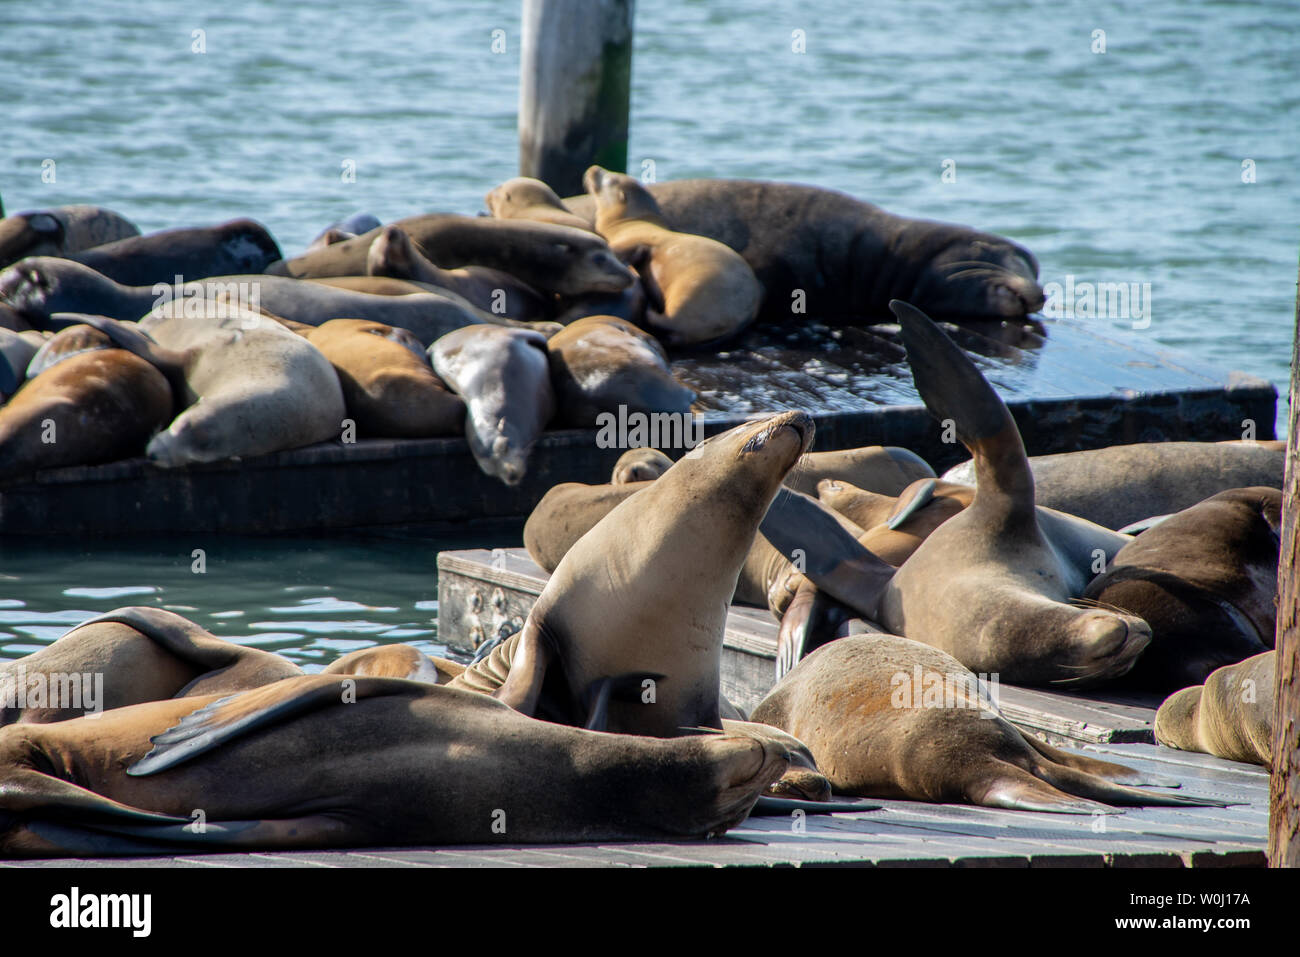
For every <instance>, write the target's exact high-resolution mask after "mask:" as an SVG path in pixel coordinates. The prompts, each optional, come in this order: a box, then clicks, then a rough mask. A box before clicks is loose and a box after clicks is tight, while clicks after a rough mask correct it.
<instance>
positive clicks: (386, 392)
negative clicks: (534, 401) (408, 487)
mask: <svg viewBox="0 0 1300 957" xmlns="http://www.w3.org/2000/svg"><path fill="white" fill-rule="evenodd" d="M295 331H296V332H298V334H299V335H301V336H302V337H303V338H305V339H306V340H307V341H308V342H310V343H311V344H312V345H313V346H315V347H316V348H317V349H319V350H320V351H321V353H322V354H323V355H324V356H325V358H326V359H328V360H329V362H330V365H332V366H333V367H334V371H335V372H336V373H338V377H339V385H341V386H342V387H343V399H344V402H345V403H346V404H347V410H348V414H349V415H350V416H351V417H352V418H353V419H354V420H356V424H357V431H358V433H359V434H360V435H362V436H365V437H372V436H376V437H393V438H423V437H426V436H434V435H458V434H460V433H461V432H462V431H463V430H464V428H465V403H464V402H462V401H461V400H460V399H459V398H458V397H457V396H455V395H453V394H452V393H451V391H450V390H449V389H448V388H447V387H446V386H445V385H444V384H443V381H442V380H441V379H439V378H438V376H437V375H436V374H435V373H434V371H433V369H432V368H430V366H429V361H428V357H427V356H426V355H425V353H424V350H423V349H422V348H421V346H420V340H418V339H417V338H415V335H414V334H413V333H410V332H408V331H407V330H405V329H396V328H394V327H393V326H385V325H383V324H382V323H378V322H368V321H366V320H364V319H331V320H330V321H329V322H326V323H323V324H322V325H320V326H306V325H297V328H296V329H295Z"/></svg>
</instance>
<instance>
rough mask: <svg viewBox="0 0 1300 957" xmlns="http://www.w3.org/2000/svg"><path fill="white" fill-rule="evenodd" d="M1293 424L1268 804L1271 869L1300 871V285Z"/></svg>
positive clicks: (1285, 498)
mask: <svg viewBox="0 0 1300 957" xmlns="http://www.w3.org/2000/svg"><path fill="white" fill-rule="evenodd" d="M1288 420H1289V425H1290V428H1289V429H1288V432H1287V434H1288V435H1289V439H1288V442H1287V453H1286V478H1285V479H1283V482H1282V486H1283V488H1282V554H1281V558H1280V560H1279V562H1278V582H1277V584H1278V596H1277V711H1276V714H1275V716H1274V720H1273V775H1272V780H1271V783H1270V785H1269V787H1270V791H1269V802H1268V804H1269V815H1268V817H1269V829H1268V830H1269V833H1268V862H1269V866H1271V867H1300V286H1298V292H1297V296H1296V332H1295V341H1294V343H1293V345H1292V349H1291V409H1290V414H1289V416H1288Z"/></svg>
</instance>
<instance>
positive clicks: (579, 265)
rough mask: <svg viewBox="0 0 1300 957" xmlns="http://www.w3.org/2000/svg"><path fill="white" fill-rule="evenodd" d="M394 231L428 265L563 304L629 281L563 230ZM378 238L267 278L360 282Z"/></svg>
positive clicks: (369, 236) (441, 225) (452, 225)
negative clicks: (514, 283)
mask: <svg viewBox="0 0 1300 957" xmlns="http://www.w3.org/2000/svg"><path fill="white" fill-rule="evenodd" d="M392 225H394V226H396V227H398V228H399V229H401V230H402V231H403V232H404V233H406V234H407V235H408V236H409V237H410V238H411V241H412V242H413V243H415V246H416V248H417V249H418V250H419V251H420V253H421V254H422V255H423V256H424V257H425V258H426V259H428V260H429V261H430V262H435V263H438V264H439V265H440V266H442V267H443V268H444V269H457V268H459V267H461V266H487V267H489V268H491V269H498V270H500V271H501V272H506V273H509V274H510V275H512V276H514V277H516V278H517V279H519V280H520V281H521V282H524V283H527V284H528V285H529V286H531V287H532V288H534V289H536V290H538V291H539V292H545V293H555V294H557V295H562V296H580V295H584V294H587V293H596V292H619V291H620V290H623V289H626V288H627V287H628V286H629V285H631V283H632V280H633V278H634V274H633V273H632V271H631V270H630V269H628V268H627V266H625V265H623V263H621V262H619V260H618V257H617V256H615V255H614V254H613V253H612V252H611V251H610V248H609V244H608V243H606V242H605V240H603V239H601V238H600V237H599V236H596V235H594V234H593V233H590V232H587V231H585V230H581V229H573V228H571V227H568V226H555V225H552V224H550V223H535V222H528V221H525V220H508V219H489V218H485V217H481V216H457V215H455V214H452V213H429V214H426V215H423V216H411V217H408V218H407V219H399V220H397V221H396V222H394V223H393V224H392ZM379 235H380V230H379V229H372V230H371V231H370V232H368V233H362V234H361V235H360V236H357V237H356V238H355V239H348V240H345V241H344V242H341V243H335V244H334V245H332V246H326V247H325V248H323V249H316V250H313V251H312V252H309V253H306V254H305V255H302V256H299V257H297V258H296V259H288V260H282V261H280V262H278V263H272V264H271V265H270V266H268V267H267V271H268V272H269V273H271V274H273V275H277V276H295V277H297V278H299V279H314V278H318V277H321V276H362V275H365V272H366V257H367V256H368V255H369V253H370V244H371V243H373V242H374V241H375V240H376V239H377V238H379Z"/></svg>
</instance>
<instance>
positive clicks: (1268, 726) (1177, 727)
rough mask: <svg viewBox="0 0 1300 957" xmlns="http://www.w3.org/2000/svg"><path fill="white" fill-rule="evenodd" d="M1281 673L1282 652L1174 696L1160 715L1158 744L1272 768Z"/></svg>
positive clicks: (1268, 653)
mask: <svg viewBox="0 0 1300 957" xmlns="http://www.w3.org/2000/svg"><path fill="white" fill-rule="evenodd" d="M1276 669H1277V652H1276V651H1265V652H1262V653H1261V654H1258V655H1255V656H1253V657H1251V658H1247V659H1246V660H1245V661H1240V662H1238V663H1236V664H1233V665H1225V666H1224V667H1222V668H1218V669H1216V670H1215V671H1213V672H1211V673H1210V675H1209V677H1208V678H1206V679H1205V684H1204V685H1197V686H1196V687H1194V688H1183V689H1182V690H1181V691H1178V692H1175V693H1174V694H1172V695H1170V696H1169V697H1168V698H1166V699H1165V701H1164V703H1163V704H1161V705H1160V709H1159V710H1158V711H1156V724H1155V736H1156V743H1157V744H1163V745H1164V746H1165V747H1167V748H1177V749H1178V750H1180V751H1201V752H1204V753H1205V754H1213V755H1215V756H1216V757H1220V758H1226V759H1227V760H1229V761H1245V762H1247V763H1248V764H1260V765H1263V766H1264V767H1266V768H1267V767H1271V766H1272V764H1273V716H1274V714H1275V712H1276V707H1277V673H1276Z"/></svg>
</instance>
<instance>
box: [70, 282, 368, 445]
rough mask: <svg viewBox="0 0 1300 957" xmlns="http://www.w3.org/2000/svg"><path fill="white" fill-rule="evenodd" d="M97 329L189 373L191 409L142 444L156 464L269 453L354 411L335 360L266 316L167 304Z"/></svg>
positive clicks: (330, 432)
mask: <svg viewBox="0 0 1300 957" xmlns="http://www.w3.org/2000/svg"><path fill="white" fill-rule="evenodd" d="M100 328H102V329H103V331H105V332H108V333H109V335H112V336H120V337H121V339H120V341H121V342H122V343H124V344H126V345H127V346H128V348H132V349H133V351H136V352H137V354H139V355H141V356H145V357H147V358H149V359H150V361H152V362H154V363H155V364H157V365H159V367H160V368H164V369H173V370H175V369H180V370H182V373H183V374H182V383H183V384H182V385H181V386H180V388H179V389H178V390H177V391H178V393H179V398H180V403H181V405H182V406H183V407H184V411H183V412H181V413H180V414H179V415H178V416H176V418H175V419H174V420H173V421H172V423H171V425H169V426H168V427H167V428H166V429H165V430H164V431H162V432H159V433H158V434H157V435H156V436H154V437H153V439H152V440H150V442H149V445H148V448H147V449H146V450H145V453H146V454H147V455H148V457H149V460H150V461H151V462H153V463H154V464H155V465H159V466H162V467H163V468H175V467H177V466H181V465H186V464H188V463H191V462H215V461H220V460H221V459H229V458H241V457H244V456H253V455H265V454H268V453H270V452H278V451H281V450H283V449H294V448H298V447H300V446H304V445H312V444H314V443H316V442H325V441H328V440H329V439H333V438H337V437H338V436H339V434H340V432H341V430H342V428H343V419H344V418H345V417H346V415H347V409H346V406H345V404H344V401H343V390H342V388H341V387H340V385H339V378H338V375H337V374H336V373H335V372H334V367H333V366H332V365H330V363H329V360H328V359H326V358H325V356H324V355H322V354H321V351H320V350H319V349H317V348H316V347H315V346H313V345H312V344H311V343H310V342H308V341H307V340H306V339H304V338H303V337H302V336H299V335H297V334H295V333H293V332H290V331H289V330H288V329H286V328H285V327H284V326H283V325H281V324H280V323H279V322H277V321H275V320H274V319H270V318H267V317H266V316H264V315H261V314H260V313H253V312H249V311H247V310H241V309H237V308H235V307H233V306H232V307H228V308H226V309H223V310H221V311H220V315H219V317H216V318H212V317H208V316H192V315H188V314H187V310H185V309H184V308H183V307H182V304H181V303H170V304H169V305H168V306H165V307H161V308H159V309H155V310H154V311H153V312H152V313H150V315H149V316H148V317H146V319H145V320H144V321H142V322H141V323H140V324H139V325H138V326H137V327H135V328H132V324H128V323H116V322H113V321H112V320H105V321H104V324H103V325H101V327H100ZM61 365H62V364H61ZM55 368H56V369H57V368H59V367H58V366H56V367H55ZM172 374H173V376H174V375H175V373H174V372H173V373H172Z"/></svg>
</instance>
